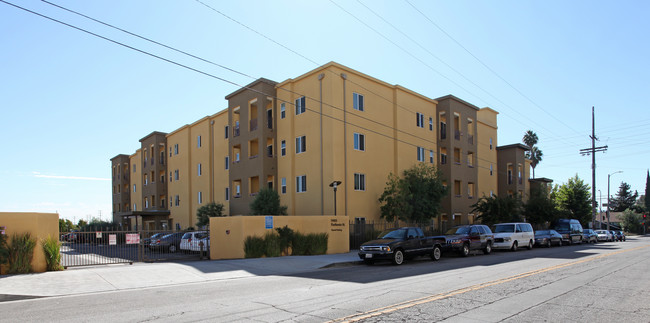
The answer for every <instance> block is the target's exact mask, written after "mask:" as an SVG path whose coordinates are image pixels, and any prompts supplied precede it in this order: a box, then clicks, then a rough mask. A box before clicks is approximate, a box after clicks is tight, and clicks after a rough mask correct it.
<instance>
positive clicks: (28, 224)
mask: <svg viewBox="0 0 650 323" xmlns="http://www.w3.org/2000/svg"><path fill="white" fill-rule="evenodd" d="M0 226H2V227H5V234H6V235H7V242H8V243H10V242H11V241H10V240H11V236H12V235H14V234H22V233H25V232H29V233H31V235H32V238H35V239H36V247H35V248H34V257H33V258H32V271H34V272H38V273H40V272H44V271H45V270H46V268H47V267H46V264H45V254H44V253H43V245H42V244H41V240H43V239H45V238H47V237H48V236H51V237H53V238H55V239H56V240H57V241H58V240H59V215H58V214H57V213H22V212H11V213H9V212H0ZM2 272H3V273H5V269H3V270H2Z"/></svg>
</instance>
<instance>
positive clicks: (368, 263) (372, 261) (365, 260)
mask: <svg viewBox="0 0 650 323" xmlns="http://www.w3.org/2000/svg"><path fill="white" fill-rule="evenodd" d="M363 263H365V264H366V265H368V266H370V265H372V264H374V263H375V261H374V260H372V259H364V260H363Z"/></svg>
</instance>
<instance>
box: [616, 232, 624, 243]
mask: <svg viewBox="0 0 650 323" xmlns="http://www.w3.org/2000/svg"><path fill="white" fill-rule="evenodd" d="M614 233H615V234H616V241H625V233H623V231H614Z"/></svg>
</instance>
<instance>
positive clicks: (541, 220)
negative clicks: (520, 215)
mask: <svg viewBox="0 0 650 323" xmlns="http://www.w3.org/2000/svg"><path fill="white" fill-rule="evenodd" d="M524 215H525V216H526V221H528V222H530V223H533V224H538V225H544V224H545V223H547V222H549V223H551V222H553V221H555V220H556V219H558V212H557V209H556V208H555V202H554V201H553V199H552V198H551V196H550V194H549V192H548V191H547V190H546V188H544V187H541V188H536V189H531V192H530V198H529V199H528V202H526V203H525V204H524Z"/></svg>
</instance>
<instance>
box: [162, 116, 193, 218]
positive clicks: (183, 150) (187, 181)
mask: <svg viewBox="0 0 650 323" xmlns="http://www.w3.org/2000/svg"><path fill="white" fill-rule="evenodd" d="M190 138H191V136H190V126H189V125H185V126H183V127H181V128H179V129H176V130H175V131H174V132H172V133H170V134H168V135H167V147H168V148H167V177H168V178H167V179H168V180H169V181H168V182H167V191H168V193H167V195H169V197H168V199H169V202H168V203H169V204H168V206H169V211H170V216H169V217H170V218H171V219H172V222H173V226H174V228H175V227H176V223H179V224H180V226H181V229H187V228H188V227H193V226H195V224H196V223H195V222H196V221H195V220H194V214H192V212H191V210H192V201H193V200H192V199H191V198H192V197H194V194H193V191H194V190H193V189H192V186H191V183H192V175H195V174H192V173H191V170H190V151H191V149H190V145H191V143H190ZM176 145H178V153H177V151H176ZM170 151H171V153H170ZM170 154H171V155H170ZM176 171H178V174H179V177H178V180H177V179H176ZM170 173H171V179H170V178H169V176H170V175H169V174H170ZM177 195H178V197H179V204H178V205H176V196H177Z"/></svg>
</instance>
